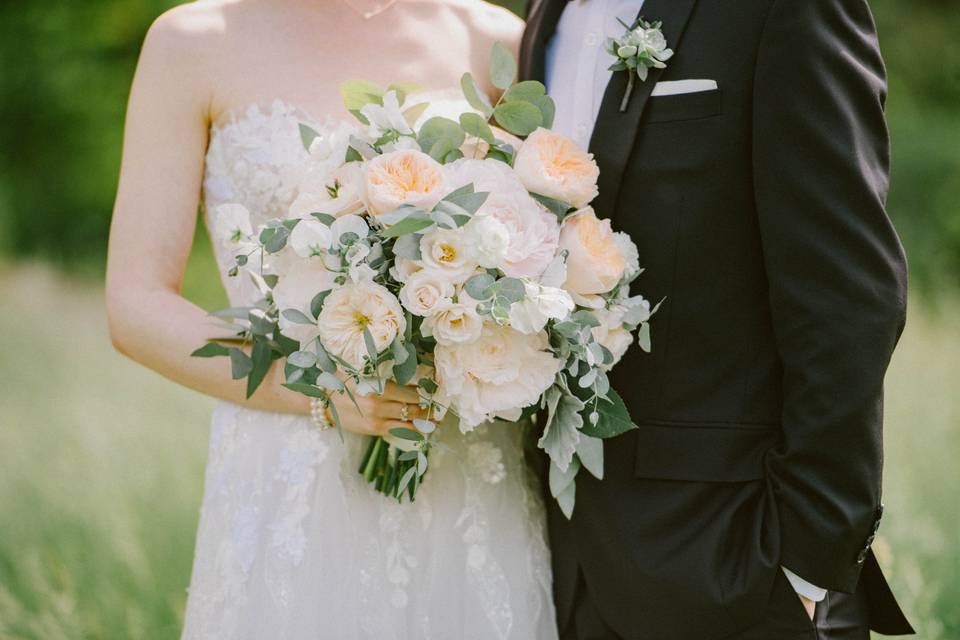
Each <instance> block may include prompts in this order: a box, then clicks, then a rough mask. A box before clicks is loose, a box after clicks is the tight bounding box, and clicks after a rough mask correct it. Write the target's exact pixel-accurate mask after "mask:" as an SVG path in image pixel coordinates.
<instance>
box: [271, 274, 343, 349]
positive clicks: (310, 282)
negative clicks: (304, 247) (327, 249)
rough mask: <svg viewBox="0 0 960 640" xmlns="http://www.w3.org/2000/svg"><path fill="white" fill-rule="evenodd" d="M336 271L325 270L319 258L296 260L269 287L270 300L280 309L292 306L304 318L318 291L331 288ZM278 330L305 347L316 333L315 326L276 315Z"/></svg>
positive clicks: (308, 312)
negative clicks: (271, 289)
mask: <svg viewBox="0 0 960 640" xmlns="http://www.w3.org/2000/svg"><path fill="white" fill-rule="evenodd" d="M336 276H337V274H335V273H333V272H332V271H328V270H327V269H326V267H324V265H323V262H322V261H321V260H297V261H295V262H293V263H291V264H290V267H289V269H288V270H286V271H285V272H284V274H283V275H282V276H280V278H279V280H278V281H277V284H276V286H275V287H273V300H274V302H276V304H277V308H278V309H279V310H280V311H281V312H282V311H284V310H285V309H296V310H297V311H299V312H301V313H303V314H304V315H306V316H307V317H308V318H309V317H312V316H311V315H310V303H311V302H312V301H313V299H314V297H316V295H317V294H318V293H320V292H322V291H329V290H330V289H332V288H333V287H334V286H335V284H334V279H335V278H336ZM280 333H282V334H283V335H285V336H287V337H288V338H292V339H294V340H297V341H298V342H299V343H300V344H301V345H303V346H306V345H307V344H308V343H309V342H310V341H311V340H313V339H314V338H316V337H317V336H318V335H319V333H320V332H319V329H318V328H317V326H316V325H312V324H300V323H296V322H291V321H290V320H287V318H285V317H284V316H283V313H281V314H280Z"/></svg>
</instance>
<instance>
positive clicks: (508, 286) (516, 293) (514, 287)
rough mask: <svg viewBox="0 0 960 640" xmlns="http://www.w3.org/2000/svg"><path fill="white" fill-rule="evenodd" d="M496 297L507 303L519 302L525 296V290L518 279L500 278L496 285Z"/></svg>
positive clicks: (521, 281)
mask: <svg viewBox="0 0 960 640" xmlns="http://www.w3.org/2000/svg"><path fill="white" fill-rule="evenodd" d="M496 289H497V297H499V298H503V299H504V300H506V301H507V302H509V303H514V302H520V301H521V300H523V299H524V297H525V296H526V292H527V289H526V287H525V286H524V284H523V280H520V279H519V278H501V279H500V280H497V283H496Z"/></svg>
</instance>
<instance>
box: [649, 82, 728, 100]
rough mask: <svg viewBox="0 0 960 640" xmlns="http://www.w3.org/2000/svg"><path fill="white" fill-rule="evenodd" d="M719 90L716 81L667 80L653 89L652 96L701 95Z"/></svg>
mask: <svg viewBox="0 0 960 640" xmlns="http://www.w3.org/2000/svg"><path fill="white" fill-rule="evenodd" d="M716 88H717V81H716V80H667V81H665V82H658V83H657V84H656V85H655V86H654V87H653V93H651V94H650V95H652V96H673V95H676V94H678V93H699V92H701V91H713V90H715V89H716Z"/></svg>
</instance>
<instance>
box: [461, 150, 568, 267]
mask: <svg viewBox="0 0 960 640" xmlns="http://www.w3.org/2000/svg"><path fill="white" fill-rule="evenodd" d="M444 172H445V173H446V178H447V187H448V189H449V190H451V191H452V190H454V189H457V188H459V187H462V186H464V185H467V184H473V186H474V189H476V190H477V191H482V192H487V193H489V195H488V196H487V199H486V201H485V202H484V203H483V206H481V207H480V209H479V210H478V211H477V215H476V216H475V218H474V219H475V220H476V219H479V218H483V217H491V218H493V219H495V220H497V221H498V222H500V223H501V224H503V225H504V226H505V227H506V229H507V234H508V237H509V243H508V245H507V248H506V250H505V251H504V255H503V259H502V261H501V263H500V265H499V267H500V269H501V270H502V271H503V272H504V273H505V274H507V275H508V276H511V277H514V278H539V277H540V275H541V274H542V273H543V272H544V270H545V269H546V268H547V266H548V265H549V264H550V262H551V260H553V257H554V255H555V254H556V252H557V245H558V242H559V238H560V225H559V224H558V222H557V217H556V216H555V215H553V214H552V213H550V212H549V211H547V210H546V209H544V208H543V207H542V206H541V205H540V204H539V203H538V202H537V201H536V200H534V199H533V198H531V197H530V194H529V193H527V189H526V187H524V186H523V183H522V182H520V179H519V178H518V177H517V174H516V173H515V172H514V171H513V169H511V168H510V166H509V165H507V164H504V163H503V162H500V161H499V160H467V159H464V160H457V161H456V162H452V163H450V164H448V165H446V166H444Z"/></svg>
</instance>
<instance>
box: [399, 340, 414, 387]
mask: <svg viewBox="0 0 960 640" xmlns="http://www.w3.org/2000/svg"><path fill="white" fill-rule="evenodd" d="M403 348H404V351H405V352H406V358H404V360H403V361H402V362H397V363H395V364H394V365H393V377H394V379H395V380H396V381H397V384H399V385H405V384H407V383H408V382H410V380H411V379H413V376H414V374H415V373H416V372H417V364H418V363H417V349H416V347H414V346H413V345H412V344H411V343H409V342H408V343H406V344H404V345H403Z"/></svg>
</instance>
